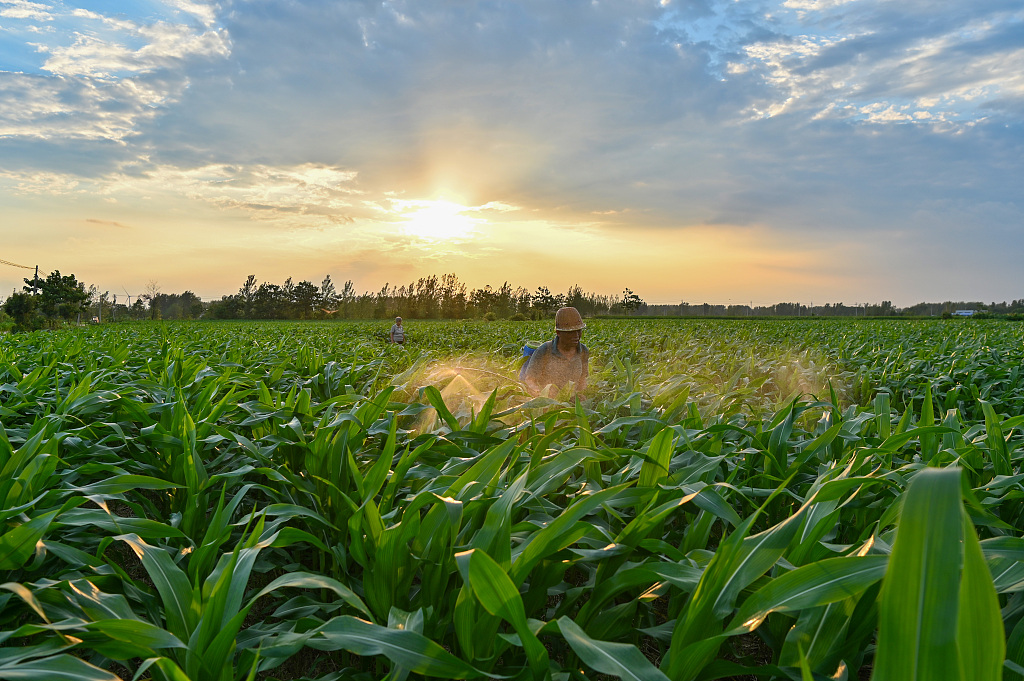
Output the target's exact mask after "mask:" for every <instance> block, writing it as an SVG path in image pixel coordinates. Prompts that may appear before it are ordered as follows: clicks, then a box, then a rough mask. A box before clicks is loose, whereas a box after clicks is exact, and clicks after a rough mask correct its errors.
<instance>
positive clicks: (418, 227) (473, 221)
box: [401, 200, 483, 241]
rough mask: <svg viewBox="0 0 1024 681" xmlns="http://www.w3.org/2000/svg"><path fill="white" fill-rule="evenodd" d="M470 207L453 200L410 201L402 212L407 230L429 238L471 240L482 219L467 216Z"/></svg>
mask: <svg viewBox="0 0 1024 681" xmlns="http://www.w3.org/2000/svg"><path fill="white" fill-rule="evenodd" d="M469 210H470V209H469V208H467V207H466V206H460V205H459V204H457V203H452V202H450V201H444V200H440V201H418V202H409V204H408V210H407V212H403V214H402V222H401V225H402V229H403V231H404V232H405V233H406V234H408V235H410V236H414V237H419V238H421V239H426V240H429V241H451V240H454V239H467V238H470V237H472V236H474V235H475V233H476V227H477V225H478V224H479V223H481V222H483V220H481V219H480V218H475V217H472V216H471V215H467V212H468V211H469Z"/></svg>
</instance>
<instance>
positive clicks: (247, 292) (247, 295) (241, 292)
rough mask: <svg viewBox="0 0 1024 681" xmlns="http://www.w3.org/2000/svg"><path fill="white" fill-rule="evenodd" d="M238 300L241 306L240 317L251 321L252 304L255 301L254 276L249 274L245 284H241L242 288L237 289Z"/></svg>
mask: <svg viewBox="0 0 1024 681" xmlns="http://www.w3.org/2000/svg"><path fill="white" fill-rule="evenodd" d="M238 299H239V302H241V304H242V305H241V306H242V316H243V317H245V318H246V319H252V313H253V309H252V308H253V303H254V302H255V300H256V275H255V274H250V275H249V276H248V277H247V278H246V280H245V283H244V284H242V288H240V289H238Z"/></svg>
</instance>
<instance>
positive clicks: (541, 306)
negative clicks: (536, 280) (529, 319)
mask: <svg viewBox="0 0 1024 681" xmlns="http://www.w3.org/2000/svg"><path fill="white" fill-rule="evenodd" d="M557 305H558V299H557V298H555V296H553V295H551V290H550V289H548V287H547V286H538V287H537V292H536V293H534V294H533V307H534V308H535V309H537V310H539V311H540V313H541V315H542V316H545V317H546V316H547V315H549V314H551V312H552V311H553V310H554V309H555V307H556V306H557Z"/></svg>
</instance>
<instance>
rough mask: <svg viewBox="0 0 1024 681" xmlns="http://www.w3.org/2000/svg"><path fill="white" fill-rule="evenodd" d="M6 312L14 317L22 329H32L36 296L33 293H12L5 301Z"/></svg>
mask: <svg viewBox="0 0 1024 681" xmlns="http://www.w3.org/2000/svg"><path fill="white" fill-rule="evenodd" d="M3 310H4V312H6V313H7V314H8V315H10V316H11V317H13V318H14V321H15V322H17V324H18V328H20V329H26V330H27V329H31V328H32V326H33V323H32V321H33V320H32V318H33V316H34V315H35V312H36V296H34V295H32V294H31V293H12V294H11V295H10V297H9V298H8V299H7V300H5V301H4V306H3Z"/></svg>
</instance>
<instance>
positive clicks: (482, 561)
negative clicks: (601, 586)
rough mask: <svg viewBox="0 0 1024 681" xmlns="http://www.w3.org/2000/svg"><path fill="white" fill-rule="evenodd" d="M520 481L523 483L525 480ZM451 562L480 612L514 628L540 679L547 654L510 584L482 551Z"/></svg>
mask: <svg viewBox="0 0 1024 681" xmlns="http://www.w3.org/2000/svg"><path fill="white" fill-rule="evenodd" d="M523 480H524V482H525V478H523ZM455 560H456V562H457V565H458V567H459V573H460V574H461V575H462V579H463V581H464V582H466V583H467V584H469V585H470V587H471V588H472V589H473V594H474V595H475V596H476V597H477V599H478V600H479V601H480V604H481V605H483V606H484V609H485V610H487V612H489V613H490V614H492V615H495V616H497V617H500V618H502V619H503V620H505V621H506V622H508V623H509V624H511V625H512V626H513V628H515V630H516V633H517V634H519V640H520V641H521V642H522V644H523V648H524V649H525V650H526V655H527V660H528V662H529V665H530V668H531V669H532V670H533V674H534V678H538V679H539V678H542V677H543V676H544V673H545V671H546V670H547V668H548V653H547V650H545V648H544V646H543V645H542V644H541V642H540V640H539V639H538V638H537V636H536V635H535V634H534V633H533V632H532V631H531V630H530V627H529V625H528V624H527V621H526V610H525V608H524V607H523V599H522V597H521V596H520V595H519V591H518V590H517V589H516V587H515V585H514V584H513V583H512V580H511V579H509V577H508V575H507V574H506V573H505V571H504V570H502V569H501V567H500V566H499V565H498V564H497V563H496V562H494V559H493V558H491V557H490V556H489V555H487V554H486V553H484V552H483V551H480V550H476V549H474V550H470V551H464V552H462V553H457V554H455Z"/></svg>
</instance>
